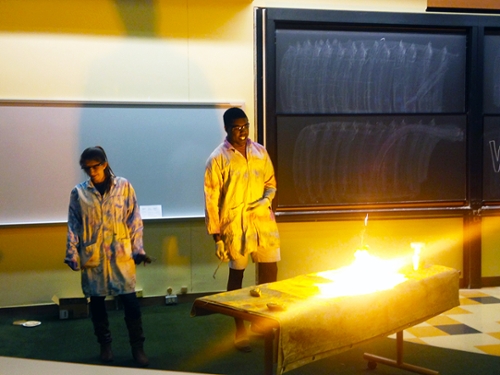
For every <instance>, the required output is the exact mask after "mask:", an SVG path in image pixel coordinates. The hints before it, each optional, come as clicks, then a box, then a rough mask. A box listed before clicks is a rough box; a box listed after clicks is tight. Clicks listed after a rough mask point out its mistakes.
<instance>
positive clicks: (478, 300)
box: [390, 287, 500, 356]
mask: <svg viewBox="0 0 500 375" xmlns="http://www.w3.org/2000/svg"><path fill="white" fill-rule="evenodd" d="M459 296H460V306H458V307H455V308H453V309H451V310H449V311H446V312H445V313H443V314H440V315H438V316H436V317H434V318H431V319H429V320H427V321H426V322H424V323H421V324H417V325H415V326H413V327H411V328H408V329H406V330H405V331H404V332H403V338H404V341H408V342H414V343H417V344H425V345H431V346H436V347H441V348H447V349H455V350H463V351H467V352H472V353H481V354H489V355H494V356H500V287H490V288H482V289H460V291H459ZM390 337H392V338H395V335H393V336H390Z"/></svg>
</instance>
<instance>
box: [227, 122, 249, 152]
mask: <svg viewBox="0 0 500 375" xmlns="http://www.w3.org/2000/svg"><path fill="white" fill-rule="evenodd" d="M249 126H250V124H249V123H248V119H247V118H245V117H244V118H239V119H236V120H234V121H233V125H232V126H229V127H228V128H227V129H226V131H227V140H228V141H229V143H231V144H232V145H233V146H234V147H244V146H245V145H246V143H247V138H248V127H249Z"/></svg>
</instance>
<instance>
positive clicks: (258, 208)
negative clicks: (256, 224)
mask: <svg viewBox="0 0 500 375" xmlns="http://www.w3.org/2000/svg"><path fill="white" fill-rule="evenodd" d="M269 205H270V201H269V199H267V198H260V199H258V200H256V201H255V202H252V203H250V204H249V205H248V207H247V211H253V212H255V214H257V215H266V214H268V213H269Z"/></svg>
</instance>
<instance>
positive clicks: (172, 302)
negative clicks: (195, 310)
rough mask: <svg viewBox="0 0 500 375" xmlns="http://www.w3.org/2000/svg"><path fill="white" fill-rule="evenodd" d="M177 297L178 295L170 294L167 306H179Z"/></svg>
mask: <svg viewBox="0 0 500 375" xmlns="http://www.w3.org/2000/svg"><path fill="white" fill-rule="evenodd" d="M177 302H178V300H177V295H176V294H169V295H167V296H165V305H177Z"/></svg>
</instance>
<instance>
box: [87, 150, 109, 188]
mask: <svg viewBox="0 0 500 375" xmlns="http://www.w3.org/2000/svg"><path fill="white" fill-rule="evenodd" d="M90 160H94V161H97V162H99V163H104V162H106V163H107V166H106V169H105V170H104V174H105V175H106V180H105V182H106V185H107V186H106V190H108V189H109V183H110V180H111V179H110V177H111V176H114V175H115V173H114V172H113V170H112V169H111V167H110V166H109V162H108V157H107V156H106V152H105V151H104V149H103V148H102V147H101V146H95V147H88V148H86V149H85V150H83V152H82V154H81V155H80V167H81V168H82V169H84V168H85V163H86V162H87V161H90Z"/></svg>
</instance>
